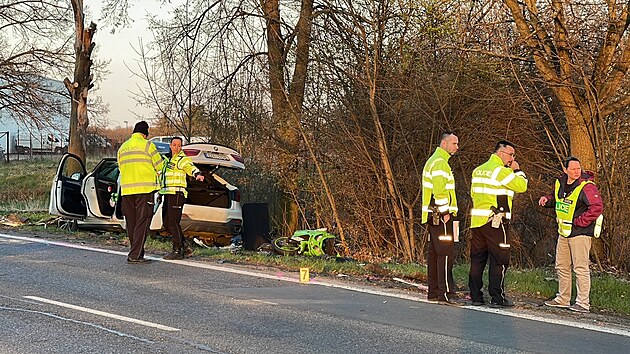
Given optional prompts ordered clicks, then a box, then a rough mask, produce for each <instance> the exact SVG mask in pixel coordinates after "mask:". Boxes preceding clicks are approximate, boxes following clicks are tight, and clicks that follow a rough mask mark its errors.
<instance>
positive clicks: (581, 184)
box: [538, 156, 604, 313]
mask: <svg viewBox="0 0 630 354" xmlns="http://www.w3.org/2000/svg"><path fill="white" fill-rule="evenodd" d="M562 170H563V171H564V173H563V174H562V175H561V176H560V177H558V179H557V180H556V185H555V190H554V194H553V195H548V196H544V197H540V199H539V200H538V204H540V205H541V206H544V207H547V208H555V209H556V219H557V222H558V241H557V243H556V272H557V273H558V293H557V294H556V297H555V298H554V299H552V300H549V301H545V305H546V306H550V307H560V308H568V309H570V310H572V311H575V312H582V313H588V312H590V308H591V305H590V300H589V296H590V290H591V274H590V270H589V253H590V250H591V238H592V237H593V236H594V237H599V234H600V232H601V226H602V220H603V216H602V212H603V210H604V203H603V202H602V197H601V195H600V194H599V191H598V190H597V186H596V185H595V183H594V182H593V173H592V172H590V171H582V167H581V166H580V160H578V159H577V158H576V157H572V156H571V157H569V158H567V159H566V160H565V161H564V164H563V166H562ZM571 264H573V271H574V272H575V278H576V282H577V297H576V298H575V303H574V304H573V305H570V301H571V286H572V284H571V283H572V282H571Z"/></svg>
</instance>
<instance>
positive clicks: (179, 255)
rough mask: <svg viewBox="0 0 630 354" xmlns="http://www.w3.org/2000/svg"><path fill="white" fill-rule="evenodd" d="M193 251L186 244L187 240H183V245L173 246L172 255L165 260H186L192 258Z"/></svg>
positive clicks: (165, 257)
mask: <svg viewBox="0 0 630 354" xmlns="http://www.w3.org/2000/svg"><path fill="white" fill-rule="evenodd" d="M192 254H193V249H192V247H190V244H189V243H188V242H186V240H182V244H181V245H173V250H172V251H171V253H169V254H167V255H166V256H164V257H163V258H164V259H168V260H171V259H184V258H188V257H190V256H192Z"/></svg>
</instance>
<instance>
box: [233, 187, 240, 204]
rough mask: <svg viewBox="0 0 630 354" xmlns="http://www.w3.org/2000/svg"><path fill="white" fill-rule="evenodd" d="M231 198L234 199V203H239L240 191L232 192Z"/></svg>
mask: <svg viewBox="0 0 630 354" xmlns="http://www.w3.org/2000/svg"><path fill="white" fill-rule="evenodd" d="M232 196H233V197H234V198H233V199H234V201H235V202H239V203H240V202H241V191H239V190H238V189H237V190H235V191H232Z"/></svg>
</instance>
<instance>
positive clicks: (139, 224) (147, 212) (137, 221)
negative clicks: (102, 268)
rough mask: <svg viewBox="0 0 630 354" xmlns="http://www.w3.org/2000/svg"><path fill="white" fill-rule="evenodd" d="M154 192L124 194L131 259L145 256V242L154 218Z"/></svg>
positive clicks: (129, 256) (124, 211)
mask: <svg viewBox="0 0 630 354" xmlns="http://www.w3.org/2000/svg"><path fill="white" fill-rule="evenodd" d="M153 204H154V202H153V193H143V194H132V195H123V196H122V212H123V215H124V216H125V221H126V222H127V237H128V238H129V246H130V247H131V249H130V250H129V255H128V258H129V259H141V258H143V257H144V242H145V241H146V239H147V233H148V231H149V225H150V224H151V219H152V218H153Z"/></svg>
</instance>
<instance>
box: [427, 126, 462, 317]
mask: <svg viewBox="0 0 630 354" xmlns="http://www.w3.org/2000/svg"><path fill="white" fill-rule="evenodd" d="M458 149H459V139H458V138H457V136H456V135H455V134H454V133H453V132H450V131H449V132H444V133H443V134H442V136H441V138H440V146H438V147H437V148H436V149H435V152H434V153H433V155H431V157H429V159H428V160H427V162H426V163H425V165H424V169H423V171H422V223H423V224H425V223H427V222H428V228H429V246H428V248H429V257H428V262H427V274H428V283H429V292H428V294H427V299H428V300H429V302H435V303H439V304H445V305H462V304H461V303H459V302H458V301H457V300H456V296H455V281H454V280H453V244H454V241H455V240H454V233H453V221H454V217H455V216H456V215H457V198H456V197H455V178H454V177H453V172H452V171H451V167H450V166H449V164H448V160H449V159H450V158H451V155H453V154H455V152H457V150H458Z"/></svg>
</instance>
